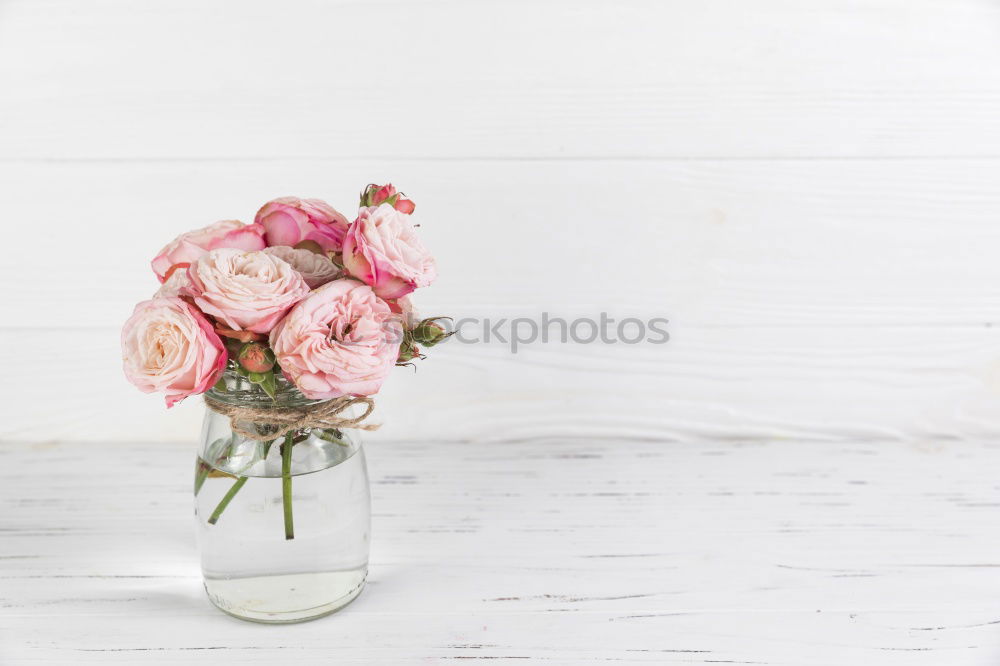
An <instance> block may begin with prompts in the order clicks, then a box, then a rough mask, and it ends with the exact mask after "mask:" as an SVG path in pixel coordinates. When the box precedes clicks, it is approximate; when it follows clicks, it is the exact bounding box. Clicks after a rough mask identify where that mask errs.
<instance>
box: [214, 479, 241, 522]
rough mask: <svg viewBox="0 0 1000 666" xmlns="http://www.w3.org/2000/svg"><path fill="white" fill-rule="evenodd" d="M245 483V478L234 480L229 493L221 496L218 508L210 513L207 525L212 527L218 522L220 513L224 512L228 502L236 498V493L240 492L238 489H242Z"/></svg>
mask: <svg viewBox="0 0 1000 666" xmlns="http://www.w3.org/2000/svg"><path fill="white" fill-rule="evenodd" d="M246 482H247V477H245V476H241V477H240V478H238V479H236V483H234V484H233V486H232V487H231V488H230V489H229V492H227V493H226V494H225V495H224V496H223V498H222V501H221V502H219V506H217V507H215V511H213V512H212V516H211V517H210V518H209V519H208V524H209V525H214V524H215V523H217V522H218V521H219V516H221V515H222V512H223V511H225V510H226V507H227V506H229V502H230V501H232V499H233V498H234V497H236V493H238V492H240V488H242V487H243V484H244V483H246Z"/></svg>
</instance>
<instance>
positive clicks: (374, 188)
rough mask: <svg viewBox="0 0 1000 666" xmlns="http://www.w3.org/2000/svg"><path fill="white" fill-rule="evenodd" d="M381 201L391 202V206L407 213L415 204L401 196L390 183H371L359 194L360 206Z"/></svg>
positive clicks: (411, 211) (413, 208)
mask: <svg viewBox="0 0 1000 666" xmlns="http://www.w3.org/2000/svg"><path fill="white" fill-rule="evenodd" d="M393 197H395V198H393ZM382 202H386V203H390V204H392V207H393V208H395V209H396V210H398V211H399V212H400V213H406V214H407V215H410V214H411V213H413V211H414V210H415V209H416V204H414V203H413V202H412V201H410V200H409V199H405V198H403V194H402V192H398V191H397V190H396V188H395V187H393V185H392V183H387V184H386V185H375V184H374V183H373V184H371V185H369V186H368V187H366V188H365V191H364V192H363V193H362V195H361V205H362V206H377V205H379V204H380V203H382Z"/></svg>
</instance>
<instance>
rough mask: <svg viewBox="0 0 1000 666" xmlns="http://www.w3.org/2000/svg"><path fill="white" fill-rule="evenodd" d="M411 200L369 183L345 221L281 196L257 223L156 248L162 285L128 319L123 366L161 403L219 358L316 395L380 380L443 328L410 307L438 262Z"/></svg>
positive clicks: (201, 383)
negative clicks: (418, 318) (418, 317)
mask: <svg viewBox="0 0 1000 666" xmlns="http://www.w3.org/2000/svg"><path fill="white" fill-rule="evenodd" d="M413 211H414V204H413V202H412V201H410V200H409V199H406V198H404V197H403V195H402V194H401V193H399V192H397V191H396V188H394V187H393V186H392V185H384V186H378V185H369V186H368V187H367V188H366V189H365V191H364V192H363V193H362V195H361V209H360V211H359V212H358V216H357V218H356V219H355V220H354V221H353V222H349V221H348V219H347V218H346V217H344V215H342V214H341V213H339V212H337V211H336V210H334V209H333V208H332V207H331V206H330V205H329V204H327V203H326V202H324V201H321V200H319V199H298V198H296V197H282V198H279V199H275V200H274V201H270V202H268V203H267V204H265V205H264V206H263V207H262V208H261V209H260V210H259V211H258V212H257V215H256V217H255V219H254V222H253V224H243V223H242V222H239V221H236V220H225V221H222V222H216V223H215V224H212V225H210V226H208V227H205V228H204V229H199V230H197V231H191V232H188V233H185V234H181V235H180V236H178V237H177V238H175V239H174V240H173V241H171V242H170V243H169V244H167V246H166V247H164V248H163V249H162V250H160V252H159V253H158V254H157V255H156V257H155V258H154V259H153V261H152V268H153V272H154V273H155V274H156V276H157V277H158V278H159V280H160V282H161V283H162V284H161V286H160V288H159V290H158V291H157V292H156V294H155V295H154V296H153V298H152V299H150V300H148V301H143V302H141V303H139V304H138V305H137V306H136V308H135V312H134V313H133V314H132V316H131V317H130V318H129V319H128V321H127V322H125V326H124V328H123V330H122V359H123V362H124V367H125V376H126V377H127V378H128V380H129V381H131V382H132V383H133V384H135V386H137V387H138V388H139V389H140V390H141V391H144V392H146V393H152V392H161V393H163V394H165V396H166V402H167V406H168V407H170V406H173V405H174V404H176V403H177V402H179V401H181V400H183V399H184V398H186V397H188V396H190V395H193V394H201V393H204V392H205V391H207V390H208V389H209V388H211V387H212V386H213V385H215V384H216V383H217V382H219V381H220V379H221V376H222V373H223V372H224V371H225V370H226V369H227V368H228V369H229V370H232V371H235V372H238V373H240V374H241V375H243V376H244V377H246V378H247V379H249V381H251V382H253V383H254V384H256V385H258V386H259V387H260V389H261V390H262V391H264V392H266V393H267V394H268V395H272V396H273V395H274V391H275V385H276V377H277V376H278V375H277V374H276V373H280V374H281V375H283V376H284V377H285V378H286V379H287V380H288V381H290V382H292V383H293V384H294V385H295V386H296V387H297V388H298V390H299V391H301V392H302V394H303V395H304V396H306V397H307V398H312V399H317V400H320V399H330V398H335V397H340V396H348V395H350V396H370V395H373V394H375V393H377V392H378V391H379V389H380V388H381V386H382V382H383V381H385V378H386V377H387V376H388V374H389V372H390V370H391V369H392V368H393V367H394V366H395V365H399V364H407V363H409V362H410V361H411V360H412V359H414V358H422V355H421V353H420V348H422V347H430V346H433V345H434V344H436V343H438V342H440V341H441V340H442V339H443V338H444V337H445V336H446V333H445V331H444V329H443V327H442V326H441V325H440V323H439V321H440V320H441V319H443V318H441V317H437V318H430V319H425V320H422V321H414V317H413V310H412V307H411V306H410V303H409V297H408V294H410V293H411V292H413V291H414V290H415V289H416V288H418V287H426V286H428V285H429V284H431V282H433V281H434V278H435V277H436V275H437V273H436V268H435V262H434V258H433V257H432V256H431V255H430V253H429V252H428V251H427V249H426V248H425V247H424V246H423V244H422V243H421V242H420V239H419V238H418V237H417V234H416V229H415V228H414V225H413V223H412V222H411V221H410V216H411V214H412V213H413ZM418 345H419V346H418Z"/></svg>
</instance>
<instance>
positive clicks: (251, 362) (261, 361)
mask: <svg viewBox="0 0 1000 666" xmlns="http://www.w3.org/2000/svg"><path fill="white" fill-rule="evenodd" d="M238 358H239V361H240V365H242V366H243V368H244V369H245V370H247V371H248V372H267V371H268V370H270V369H271V368H273V367H274V352H272V351H271V350H270V349H269V348H268V347H265V346H264V345H262V344H260V343H259V342H249V343H247V344H245V345H243V348H242V349H241V350H240V354H239V357H238Z"/></svg>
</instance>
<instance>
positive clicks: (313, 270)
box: [264, 245, 340, 289]
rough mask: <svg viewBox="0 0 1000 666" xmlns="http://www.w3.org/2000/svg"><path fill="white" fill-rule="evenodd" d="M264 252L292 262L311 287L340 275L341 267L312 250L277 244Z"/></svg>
mask: <svg viewBox="0 0 1000 666" xmlns="http://www.w3.org/2000/svg"><path fill="white" fill-rule="evenodd" d="M264 252H267V253H268V254H273V255H274V256H276V257H278V258H280V259H284V260H285V261H287V262H288V263H289V264H291V265H292V268H294V269H295V270H296V271H297V272H298V274H299V275H301V276H302V279H303V280H305V281H306V284H308V285H309V287H310V288H311V289H315V288H316V287H321V286H323V285H324V284H326V283H327V282H331V281H333V280H336V279H337V278H338V277H339V276H340V268H338V267H337V264H335V263H333V262H332V261H330V259H329V258H328V257H327V256H326V255H323V254H319V253H318V252H313V251H312V250H304V249H295V248H294V247H288V246H287V245H276V246H274V247H269V248H267V249H265V250H264Z"/></svg>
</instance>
